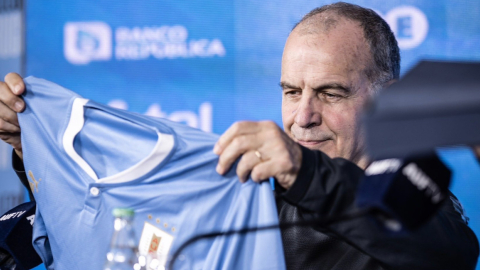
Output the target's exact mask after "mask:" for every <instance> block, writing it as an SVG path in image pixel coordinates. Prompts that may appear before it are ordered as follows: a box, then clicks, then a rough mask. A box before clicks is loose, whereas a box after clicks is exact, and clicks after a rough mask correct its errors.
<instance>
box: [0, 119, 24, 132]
mask: <svg viewBox="0 0 480 270" xmlns="http://www.w3.org/2000/svg"><path fill="white" fill-rule="evenodd" d="M0 132H7V133H15V132H20V127H18V126H15V125H13V124H10V123H9V122H7V121H5V120H3V119H0Z"/></svg>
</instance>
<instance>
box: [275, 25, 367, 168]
mask: <svg viewBox="0 0 480 270" xmlns="http://www.w3.org/2000/svg"><path fill="white" fill-rule="evenodd" d="M299 27H301V26H299ZM299 27H297V29H301V28H299ZM297 29H295V30H294V31H293V32H292V33H291V34H290V36H289V38H288V40H287V43H286V45H285V50H284V53H283V59H282V78H281V85H282V88H283V98H282V119H283V127H284V129H285V132H286V133H287V134H288V135H289V136H290V137H291V138H293V139H294V140H295V141H296V142H298V143H300V144H301V145H303V146H305V147H308V148H310V149H315V150H321V151H323V152H324V153H326V154H327V155H328V156H330V157H332V158H333V157H342V158H345V159H348V160H351V161H353V162H355V163H356V164H357V165H359V166H360V167H365V166H366V164H367V158H366V156H365V155H364V142H363V135H362V131H361V128H360V125H359V119H358V118H359V116H360V113H361V111H362V109H363V106H364V104H365V102H366V101H367V100H368V99H369V98H370V90H369V87H370V82H369V80H368V79H367V77H366V75H365V72H364V70H365V68H366V67H367V66H368V65H369V63H371V60H370V59H371V56H370V51H369V48H368V45H367V43H366V42H365V40H364V37H363V31H362V29H361V28H360V26H359V25H358V24H357V23H355V22H351V21H348V20H345V19H339V21H338V24H337V25H336V26H335V27H334V28H333V29H330V30H329V31H328V32H326V33H325V32H321V33H315V34H307V33H306V34H301V33H299V32H301V31H299V30H297Z"/></svg>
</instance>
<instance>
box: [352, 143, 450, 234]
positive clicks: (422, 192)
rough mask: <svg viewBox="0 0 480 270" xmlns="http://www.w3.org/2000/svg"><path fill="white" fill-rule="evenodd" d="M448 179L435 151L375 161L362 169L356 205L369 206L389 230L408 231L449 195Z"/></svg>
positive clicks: (430, 214) (448, 176) (445, 169)
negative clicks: (363, 174) (363, 175)
mask: <svg viewBox="0 0 480 270" xmlns="http://www.w3.org/2000/svg"><path fill="white" fill-rule="evenodd" d="M450 178H451V172H450V170H449V169H448V168H447V167H446V166H445V165H444V164H443V162H442V161H441V160H440V159H439V158H438V157H437V155H436V154H434V153H431V154H425V155H422V156H412V157H409V158H405V159H396V158H392V159H383V160H378V161H375V162H373V163H372V164H371V165H370V166H369V167H368V168H367V169H366V170H365V178H364V179H363V180H362V181H361V183H360V185H359V189H358V194H357V205H358V206H359V207H364V208H370V209H371V210H372V212H373V215H374V216H375V218H376V220H377V221H379V222H380V223H381V224H382V225H383V226H384V227H385V228H387V229H388V230H390V231H393V232H400V231H411V230H414V229H416V228H418V227H420V226H421V225H422V224H424V223H425V222H427V221H428V220H429V219H430V218H431V217H432V216H433V215H434V214H435V213H436V211H437V210H438V208H439V207H440V205H441V203H442V202H443V201H444V200H445V198H447V197H448V186H449V184H450Z"/></svg>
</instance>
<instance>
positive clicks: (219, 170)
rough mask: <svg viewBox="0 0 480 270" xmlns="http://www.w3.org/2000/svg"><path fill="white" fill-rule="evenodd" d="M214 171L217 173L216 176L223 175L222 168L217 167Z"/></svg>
mask: <svg viewBox="0 0 480 270" xmlns="http://www.w3.org/2000/svg"><path fill="white" fill-rule="evenodd" d="M216 170H217V173H218V174H223V168H222V166H220V165H217V168H216Z"/></svg>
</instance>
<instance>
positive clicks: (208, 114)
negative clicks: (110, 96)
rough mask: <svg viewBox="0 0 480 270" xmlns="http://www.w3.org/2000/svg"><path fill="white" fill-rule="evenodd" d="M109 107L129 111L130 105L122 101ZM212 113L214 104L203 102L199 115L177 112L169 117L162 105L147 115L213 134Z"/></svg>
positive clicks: (153, 107)
mask: <svg viewBox="0 0 480 270" xmlns="http://www.w3.org/2000/svg"><path fill="white" fill-rule="evenodd" d="M108 106H110V107H113V108H117V109H122V110H127V109H128V103H127V102H126V101H124V100H121V99H115V100H112V101H110V102H108ZM212 111H213V110H212V104H211V103H210V102H203V103H202V104H200V107H199V109H198V114H196V113H195V112H193V111H175V112H172V113H171V114H169V115H167V114H166V113H165V112H164V111H162V108H161V107H160V104H158V103H153V104H152V105H150V107H148V109H147V111H146V112H145V115H148V116H153V117H160V118H167V119H169V120H172V121H175V122H181V123H184V124H186V125H188V126H190V127H193V128H199V129H201V130H203V131H205V132H212Z"/></svg>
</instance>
